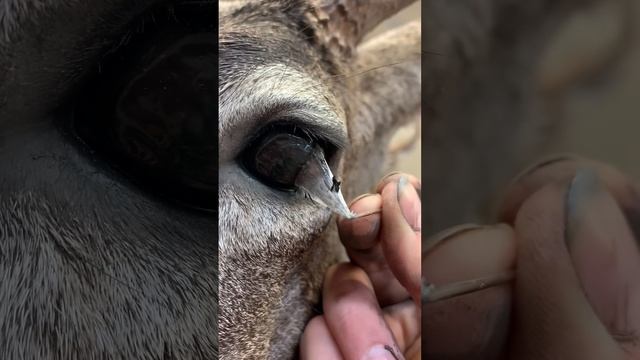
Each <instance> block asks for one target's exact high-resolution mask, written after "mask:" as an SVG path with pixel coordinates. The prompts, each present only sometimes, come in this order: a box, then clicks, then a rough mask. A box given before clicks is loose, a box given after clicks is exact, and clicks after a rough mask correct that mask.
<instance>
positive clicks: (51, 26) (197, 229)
mask: <svg viewBox="0 0 640 360" xmlns="http://www.w3.org/2000/svg"><path fill="white" fill-rule="evenodd" d="M143 2H144V1H136V2H128V4H129V7H128V9H129V10H125V9H124V8H122V7H119V6H115V4H116V2H115V1H88V0H87V1H78V2H71V1H68V2H64V3H63V2H56V4H57V5H60V6H53V7H46V11H45V12H41V11H33V10H34V9H33V8H31V7H30V5H29V6H27V3H28V2H26V1H25V2H24V4H23V3H21V2H14V1H8V2H2V4H1V5H0V7H1V6H9V5H10V4H11V3H15V4H16V5H19V6H21V8H20V9H11V10H10V11H13V12H16V11H18V12H20V11H21V12H20V14H22V15H16V16H14V17H15V18H20V17H23V18H24V19H26V18H29V19H28V21H27V20H24V21H16V22H13V25H12V27H11V29H12V33H11V36H8V39H9V40H8V41H5V42H4V43H3V44H2V46H1V47H0V358H2V359H212V358H216V357H217V323H216V320H217V317H216V314H217V275H216V273H217V241H216V239H217V224H216V221H215V220H214V219H213V218H212V217H211V216H203V215H202V214H198V213H192V212H189V211H186V210H183V209H181V208H179V207H177V206H174V205H172V204H169V203H165V202H162V201H160V200H157V199H156V198H155V197H152V196H148V195H149V194H147V193H145V192H144V191H142V189H140V188H139V187H137V186H134V184H133V183H131V182H130V181H129V180H128V179H127V178H125V177H124V176H122V175H120V174H118V173H115V172H113V171H111V170H109V168H108V167H107V166H105V165H104V163H102V162H101V161H98V160H97V159H95V158H94V157H93V156H92V155H91V153H89V152H87V151H85V149H84V148H83V147H82V146H80V145H79V144H78V141H77V139H75V138H74V137H73V135H70V134H68V131H67V128H66V127H65V124H69V120H70V119H69V113H68V112H66V111H59V110H60V108H59V105H60V104H61V103H63V102H64V100H67V98H68V97H69V96H70V95H72V94H74V91H73V90H75V89H74V88H73V86H72V85H73V84H74V81H75V80H74V79H75V78H78V79H79V78H80V76H79V75H80V74H83V73H84V72H86V69H88V68H90V67H92V66H95V64H96V63H97V62H98V61H97V60H98V58H97V57H96V54H98V53H99V52H100V51H101V50H106V49H104V48H103V45H105V43H106V40H107V39H109V37H110V35H111V34H113V33H118V32H119V31H121V30H122V28H120V27H119V26H120V25H122V24H125V25H126V24H127V23H129V22H130V21H132V20H133V17H134V16H135V14H136V13H137V12H139V11H140V9H142V8H144V5H145V4H143ZM51 3H53V2H51ZM149 3H150V2H146V5H148V4H149ZM42 4H45V2H42ZM63 5H64V6H63ZM119 5H122V2H119ZM22 6H24V7H22ZM42 9H45V8H42ZM5 11H7V9H5ZM3 14H4V16H5V21H6V19H7V16H8V15H7V14H8V13H7V12H4V13H3ZM35 23H37V24H38V26H34V25H33V24H35ZM5 34H7V33H6V32H5ZM96 36H97V38H98V40H96ZM83 121H92V119H90V118H89V119H83Z"/></svg>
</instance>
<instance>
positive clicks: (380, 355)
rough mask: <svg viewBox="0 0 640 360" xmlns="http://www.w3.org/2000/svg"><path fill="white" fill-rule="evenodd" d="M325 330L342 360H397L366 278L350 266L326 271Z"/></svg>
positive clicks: (398, 353)
mask: <svg viewBox="0 0 640 360" xmlns="http://www.w3.org/2000/svg"><path fill="white" fill-rule="evenodd" d="M323 309H324V316H325V321H326V323H327V327H328V329H329V331H330V332H331V334H333V338H334V339H335V341H336V343H337V345H338V348H339V349H340V352H341V354H342V355H343V356H344V358H345V359H347V360H351V359H358V360H359V359H367V358H371V359H396V358H397V359H400V358H402V355H401V354H402V352H401V349H400V348H399V347H398V345H397V344H396V341H395V339H394V337H393V335H392V333H391V331H390V329H389V328H388V327H387V325H386V323H385V321H384V318H383V314H382V310H381V309H380V307H379V306H378V302H377V300H376V297H375V294H374V292H373V286H372V285H371V282H370V281H369V279H368V277H367V274H366V273H365V272H364V270H362V269H361V268H359V267H357V266H355V265H352V264H339V265H336V266H333V267H331V268H330V269H329V271H327V274H326V278H325V283H324V288H323Z"/></svg>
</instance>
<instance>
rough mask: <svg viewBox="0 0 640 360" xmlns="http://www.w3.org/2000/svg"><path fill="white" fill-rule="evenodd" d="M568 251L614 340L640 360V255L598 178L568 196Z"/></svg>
mask: <svg viewBox="0 0 640 360" xmlns="http://www.w3.org/2000/svg"><path fill="white" fill-rule="evenodd" d="M566 241H567V247H568V248H569V252H570V254H571V260H572V261H573V265H574V268H575V270H576V273H577V275H578V280H579V281H580V284H581V285H582V288H583V290H584V292H585V294H586V296H587V299H588V301H589V304H591V307H592V308H593V309H594V311H595V313H596V315H597V316H598V318H599V319H600V321H601V322H602V323H603V324H604V325H605V326H606V327H607V330H608V331H609V333H610V334H612V335H613V337H614V339H616V340H618V341H619V342H621V345H622V346H623V347H624V348H625V349H626V350H628V351H629V352H633V353H636V354H637V355H638V356H640V344H638V343H637V342H638V341H639V340H640V337H638V332H640V281H639V280H638V279H637V276H638V274H640V249H639V248H638V245H637V243H636V240H635V239H634V237H633V234H632V233H631V229H630V228H629V227H628V226H627V222H626V220H625V218H624V215H623V213H622V211H621V209H620V207H619V206H618V204H617V202H616V200H615V199H614V198H613V196H611V195H610V194H609V192H608V191H607V190H606V189H605V188H604V187H603V186H602V184H601V182H600V180H599V179H598V177H597V175H596V174H595V173H593V172H589V171H583V172H580V173H579V174H578V175H576V177H575V179H574V181H573V182H572V184H571V188H570V191H569V193H568V196H567V229H566Z"/></svg>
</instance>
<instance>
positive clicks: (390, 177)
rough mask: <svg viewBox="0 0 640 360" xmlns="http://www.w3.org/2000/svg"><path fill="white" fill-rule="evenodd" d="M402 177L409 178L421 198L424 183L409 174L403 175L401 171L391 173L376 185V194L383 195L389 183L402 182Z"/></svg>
mask: <svg viewBox="0 0 640 360" xmlns="http://www.w3.org/2000/svg"><path fill="white" fill-rule="evenodd" d="M401 177H405V178H407V181H408V182H409V183H410V184H411V186H413V188H414V189H416V191H417V192H418V196H421V192H422V182H421V181H420V179H418V178H417V177H415V176H413V175H411V174H407V173H403V172H399V171H394V172H391V173H389V174H387V175H385V176H384V177H383V178H382V179H381V180H380V181H379V182H378V184H377V185H376V192H377V193H381V192H382V189H383V188H384V187H385V186H386V185H387V184H389V183H392V182H397V181H398V180H400V178H401Z"/></svg>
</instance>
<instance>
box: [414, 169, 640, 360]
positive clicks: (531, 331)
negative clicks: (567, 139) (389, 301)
mask: <svg viewBox="0 0 640 360" xmlns="http://www.w3.org/2000/svg"><path fill="white" fill-rule="evenodd" d="M500 218H501V220H502V221H504V222H505V223H506V224H508V225H498V226H461V227H458V228H457V229H451V230H449V231H447V232H445V233H444V234H440V235H438V236H440V237H443V238H444V240H446V241H443V242H442V243H441V245H440V246H438V248H437V249H435V250H433V251H431V252H430V253H429V254H428V255H427V256H426V257H425V259H424V262H423V272H424V274H425V276H426V277H427V278H428V279H429V281H430V282H431V283H434V284H436V285H437V284H442V285H445V284H447V283H450V282H452V281H459V280H465V279H473V278H479V277H484V276H488V275H492V274H496V273H501V272H504V271H509V270H515V274H516V278H515V281H513V282H512V283H510V284H506V285H503V286H497V287H492V288H489V289H485V290H482V291H478V292H474V293H470V294H466V295H463V296H459V297H455V298H450V299H447V300H443V301H439V302H435V303H430V304H427V305H426V306H425V307H423V309H422V314H423V317H422V321H423V323H422V325H423V331H424V333H425V335H424V337H423V339H425V340H424V344H423V347H422V348H423V352H424V353H425V356H426V357H427V358H430V359H445V358H446V359H587V360H590V359H594V360H596V359H612V360H616V359H620V360H622V359H640V338H639V336H640V280H639V279H638V274H640V242H639V241H640V195H639V194H638V192H637V190H636V187H635V186H634V185H633V184H632V183H631V182H630V181H629V180H628V179H627V178H626V177H625V176H624V175H622V174H621V173H620V172H618V171H617V170H615V169H613V168H611V167H609V166H607V165H603V164H600V163H596V162H593V161H588V160H584V159H579V158H573V157H566V156H563V157H559V158H555V159H551V160H547V161H544V162H542V163H540V164H538V165H536V166H534V167H532V168H530V169H528V170H527V171H525V172H524V173H523V174H521V175H520V176H519V177H518V178H517V179H516V180H515V181H513V182H512V184H511V185H510V186H509V187H508V189H507V191H506V195H505V198H504V202H503V205H502V207H501V212H500ZM478 243H482V244H483V245H482V246H478V245H477V244H478Z"/></svg>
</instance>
